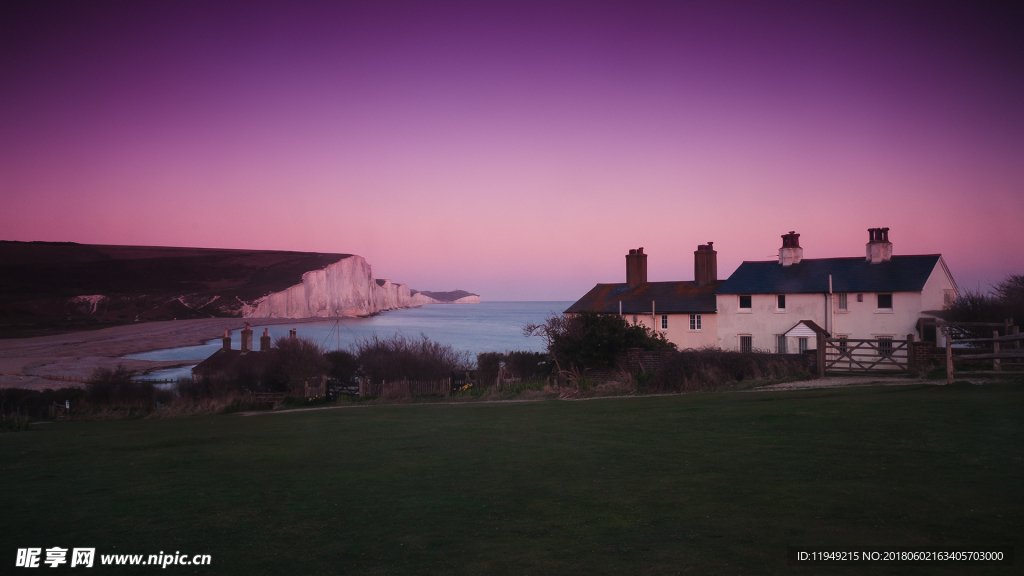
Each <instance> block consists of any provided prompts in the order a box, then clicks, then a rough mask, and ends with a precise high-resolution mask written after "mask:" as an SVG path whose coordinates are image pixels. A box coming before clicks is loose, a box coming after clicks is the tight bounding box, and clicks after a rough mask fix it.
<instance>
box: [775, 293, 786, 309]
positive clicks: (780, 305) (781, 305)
mask: <svg viewBox="0 0 1024 576" xmlns="http://www.w3.org/2000/svg"><path fill="white" fill-rule="evenodd" d="M776 304H777V306H776V308H777V309H778V310H780V311H783V310H785V309H786V295H785V294H779V295H778V296H777V297H776Z"/></svg>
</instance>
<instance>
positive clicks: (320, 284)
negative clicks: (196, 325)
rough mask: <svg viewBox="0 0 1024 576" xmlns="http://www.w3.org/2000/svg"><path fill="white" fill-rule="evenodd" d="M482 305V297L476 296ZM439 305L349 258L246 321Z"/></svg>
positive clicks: (261, 304) (307, 278) (268, 300)
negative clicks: (379, 278) (381, 278)
mask: <svg viewBox="0 0 1024 576" xmlns="http://www.w3.org/2000/svg"><path fill="white" fill-rule="evenodd" d="M476 298H477V301H478V302H479V298H480V297H479V296H476ZM436 302H438V301H437V300H434V299H433V298H429V297H426V296H423V295H422V294H419V293H417V294H415V295H414V294H412V290H410V289H409V287H408V286H406V285H405V284H396V283H393V282H392V281H391V280H375V279H374V278H373V272H372V271H371V269H370V265H369V264H368V263H367V262H366V260H364V259H363V257H362V256H349V257H347V258H343V259H342V260H339V261H338V262H335V263H334V264H331V265H329V266H327V267H325V268H322V269H320V270H312V271H310V272H306V273H305V274H303V275H302V283H301V284H296V285H294V286H291V287H289V288H286V289H285V290H282V291H280V292H273V293H271V294H268V295H266V296H264V297H262V298H260V299H258V300H256V301H255V302H253V303H252V304H247V305H245V306H244V307H243V308H242V316H243V317H245V318H332V317H335V316H350V317H351V316H366V315H369V314H374V313H376V312H383V311H385V310H397V309H399V308H412V307H415V306H422V305H423V304H432V303H436Z"/></svg>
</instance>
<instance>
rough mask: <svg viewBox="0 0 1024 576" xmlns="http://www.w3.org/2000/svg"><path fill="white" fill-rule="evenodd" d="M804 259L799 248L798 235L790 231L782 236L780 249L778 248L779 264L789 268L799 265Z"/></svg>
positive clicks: (802, 250) (801, 249) (802, 252)
mask: <svg viewBox="0 0 1024 576" xmlns="http://www.w3.org/2000/svg"><path fill="white" fill-rule="evenodd" d="M803 258H804V249H803V248H801V247H800V235H799V234H797V233H796V232H794V231H792V230H790V231H789V234H783V235H782V248H779V264H782V265H783V266H790V265H792V264H799V263H800V261H801V260H803Z"/></svg>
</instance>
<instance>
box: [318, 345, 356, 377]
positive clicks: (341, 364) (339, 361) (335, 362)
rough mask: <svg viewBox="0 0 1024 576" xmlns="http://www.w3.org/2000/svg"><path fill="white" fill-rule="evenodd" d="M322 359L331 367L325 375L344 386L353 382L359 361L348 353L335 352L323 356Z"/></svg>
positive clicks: (342, 351)
mask: <svg viewBox="0 0 1024 576" xmlns="http://www.w3.org/2000/svg"><path fill="white" fill-rule="evenodd" d="M324 358H326V359H327V362H328V363H329V364H330V365H331V367H330V369H329V370H328V372H327V375H328V376H330V377H331V378H333V379H334V380H338V381H340V382H343V383H345V384H351V383H353V382H355V379H356V375H357V374H358V373H359V360H358V359H357V358H356V357H355V356H354V355H352V354H351V353H350V352H346V351H344V350H335V351H334V352H328V353H327V354H324Z"/></svg>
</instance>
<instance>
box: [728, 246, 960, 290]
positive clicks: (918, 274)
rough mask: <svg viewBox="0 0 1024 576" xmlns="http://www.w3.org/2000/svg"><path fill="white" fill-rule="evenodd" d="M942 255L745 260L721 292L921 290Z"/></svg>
mask: <svg viewBox="0 0 1024 576" xmlns="http://www.w3.org/2000/svg"><path fill="white" fill-rule="evenodd" d="M941 257H942V256H940V255H939V254H927V255H923V256H893V257H892V259H891V260H888V261H886V262H879V263H877V264H872V263H870V262H868V261H867V260H866V259H865V258H818V259H807V260H803V261H801V262H800V263H798V264H793V265H791V266H782V265H780V264H779V262H778V261H777V260H771V261H767V262H744V263H743V264H740V267H739V268H737V269H736V271H735V272H733V273H732V276H729V279H728V280H726V281H725V282H724V283H722V286H721V287H720V288H719V289H718V293H719V294H777V293H786V294H799V293H822V292H828V277H829V275H831V276H832V291H833V292H920V291H921V290H923V289H924V284H925V282H927V281H928V277H929V276H931V273H932V270H934V269H935V265H936V264H937V263H938V262H939V259H940V258H941Z"/></svg>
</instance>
